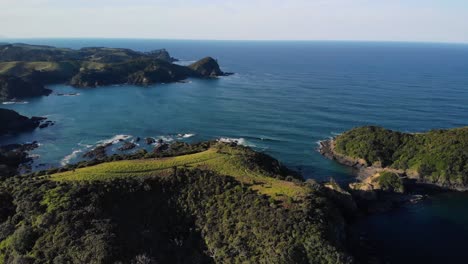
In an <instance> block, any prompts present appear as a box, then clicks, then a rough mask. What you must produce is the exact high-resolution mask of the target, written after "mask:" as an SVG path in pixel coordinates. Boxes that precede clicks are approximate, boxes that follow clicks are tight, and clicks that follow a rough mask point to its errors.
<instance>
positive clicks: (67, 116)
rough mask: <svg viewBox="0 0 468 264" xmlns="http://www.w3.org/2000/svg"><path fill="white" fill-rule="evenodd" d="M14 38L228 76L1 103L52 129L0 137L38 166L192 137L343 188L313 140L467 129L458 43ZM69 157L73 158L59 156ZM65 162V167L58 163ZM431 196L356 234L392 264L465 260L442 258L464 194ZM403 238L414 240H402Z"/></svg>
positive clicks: (340, 174)
mask: <svg viewBox="0 0 468 264" xmlns="http://www.w3.org/2000/svg"><path fill="white" fill-rule="evenodd" d="M10 41H14V40H10ZM17 41H21V42H27V43H33V44H49V45H54V46H60V47H71V48H80V47H84V46H112V47H125V48H132V49H136V50H141V51H148V50H151V49H158V48H166V49H168V51H169V52H170V53H171V55H172V56H174V57H176V58H179V59H181V60H183V61H186V62H187V61H194V60H196V59H200V58H202V57H204V56H208V55H209V56H213V57H215V58H216V59H218V61H219V63H220V64H221V67H222V69H223V70H224V71H229V72H235V73H236V74H235V75H232V76H229V77H223V78H220V79H218V80H195V79H194V80H190V82H189V83H175V84H157V85H154V86H149V87H136V86H129V85H122V86H112V87H100V88H96V89H75V88H72V87H68V86H65V85H55V86H51V88H52V89H53V90H54V91H56V92H78V93H79V94H80V95H79V96H73V97H64V96H56V95H51V96H49V97H42V98H38V99H31V100H28V102H29V103H28V104H14V105H3V107H7V108H11V109H14V110H17V111H19V112H20V113H22V114H26V115H36V116H48V117H49V119H50V120H53V121H56V125H55V126H53V127H50V128H46V129H43V130H36V131H35V132H33V133H26V134H22V135H18V136H15V137H9V138H3V139H1V140H0V143H8V142H18V141H32V140H38V141H39V142H40V143H41V144H42V145H41V146H40V148H39V149H37V150H36V151H35V152H34V153H35V154H38V155H39V156H40V157H39V159H38V160H37V161H36V165H37V164H39V163H47V164H55V165H57V164H60V163H65V162H67V160H70V161H71V162H73V161H75V160H76V158H75V159H74V158H73V157H79V156H80V153H79V151H84V150H85V149H86V148H87V147H90V146H92V145H95V144H97V142H98V141H102V140H106V139H110V138H113V137H114V136H116V135H130V136H134V137H136V136H139V137H146V136H154V137H164V138H170V139H177V138H178V136H177V134H194V136H192V137H187V138H184V139H183V140H186V141H199V140H206V139H215V138H220V137H229V138H236V139H241V141H242V142H243V143H244V144H246V145H249V146H252V147H254V148H256V149H257V150H261V151H265V152H267V153H268V154H271V155H273V156H274V157H276V158H278V159H279V160H281V161H282V162H284V163H285V164H287V165H289V166H291V167H293V168H300V169H301V170H302V171H303V173H304V175H305V176H306V177H308V178H315V179H318V180H326V179H328V178H329V177H334V178H336V179H338V180H340V181H347V180H350V179H352V176H351V175H350V171H349V169H347V168H345V167H342V166H340V165H337V164H335V163H334V162H332V161H329V160H326V159H324V158H323V157H321V156H320V155H319V154H318V153H317V152H316V151H315V149H316V147H317V141H319V140H322V139H326V138H328V137H331V136H333V135H335V134H336V133H340V132H343V131H345V130H347V129H350V128H352V127H355V126H360V125H366V124H375V125H381V126H385V127H387V128H391V129H398V130H401V131H411V132H418V131H426V130H429V129H434V128H451V127H459V126H466V125H468V45H459V44H431V43H377V42H375V43H371V42H242V41H236V42H234V41H231V42H228V41H169V40H122V39H120V40H113V39H35V40H17ZM179 138H180V136H179ZM73 152H75V153H76V155H72V156H69V155H70V154H71V153H73ZM67 156H68V157H69V158H70V159H64V158H65V157H67ZM434 199H435V200H431V201H426V202H424V203H421V204H418V205H415V206H412V207H408V208H403V209H401V210H397V211H393V212H391V213H387V214H382V215H375V216H372V217H370V218H368V219H367V220H366V222H364V223H362V225H363V226H368V227H369V235H370V236H371V237H374V238H376V239H378V240H381V241H382V242H381V244H382V245H381V246H382V247H383V246H385V248H386V252H385V253H386V255H388V256H389V260H390V261H393V262H394V263H403V262H404V260H405V258H404V257H405V255H406V257H407V256H408V255H409V254H413V253H414V252H415V250H417V252H418V253H417V254H418V260H426V261H428V262H430V261H434V260H436V259H437V257H436V256H434V254H435V252H434V248H437V246H438V245H441V243H443V247H439V248H438V249H439V250H438V251H437V254H439V255H442V256H444V257H445V259H446V260H447V259H448V260H456V259H460V258H461V257H462V256H463V254H467V253H465V252H463V251H460V250H452V249H458V248H459V246H460V245H464V246H468V210H466V205H467V204H468V197H467V196H465V195H463V194H462V195H461V197H460V195H455V196H454V195H444V196H440V197H435V198H434ZM460 201H462V202H460ZM438 219H443V220H442V221H439V220H438ZM389 230H391V232H389ZM445 231H446V232H445ZM423 233H424V235H422V234H423ZM408 235H411V236H413V239H414V240H417V241H416V242H415V241H414V240H413V239H411V240H410V239H407V237H408ZM384 237H385V238H389V239H388V240H387V242H383V239H382V238H384ZM388 241H391V242H392V243H389V242H388ZM417 242H419V243H417ZM419 255H420V256H419ZM406 259H408V258H406ZM410 259H411V258H410ZM436 262H437V261H436ZM447 263H449V262H447Z"/></svg>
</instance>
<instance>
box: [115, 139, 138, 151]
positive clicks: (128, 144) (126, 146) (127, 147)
mask: <svg viewBox="0 0 468 264" xmlns="http://www.w3.org/2000/svg"><path fill="white" fill-rule="evenodd" d="M136 146H137V145H136V144H135V143H133V142H128V141H127V142H125V143H123V145H122V146H121V147H120V148H118V150H120V151H126V150H131V149H134V148H135V147H136Z"/></svg>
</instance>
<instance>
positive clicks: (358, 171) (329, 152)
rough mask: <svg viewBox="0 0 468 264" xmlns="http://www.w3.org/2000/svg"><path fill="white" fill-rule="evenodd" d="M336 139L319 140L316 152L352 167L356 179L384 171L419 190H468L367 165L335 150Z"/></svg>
mask: <svg viewBox="0 0 468 264" xmlns="http://www.w3.org/2000/svg"><path fill="white" fill-rule="evenodd" d="M335 145H336V140H335V138H333V139H328V140H323V141H320V142H319V148H318V152H319V153H320V154H322V156H324V157H326V158H328V159H331V160H335V161H336V162H338V163H340V164H341V165H345V166H348V167H351V168H353V173H354V174H355V175H356V178H357V180H359V181H361V182H364V181H366V180H367V179H369V178H370V177H373V176H375V175H376V174H378V173H380V172H384V171H388V172H392V173H395V174H397V175H399V176H400V177H402V178H404V179H405V180H407V182H408V184H412V185H414V188H417V189H419V190H421V189H424V190H427V191H428V192H433V191H434V190H437V191H462V192H463V191H468V187H465V186H459V185H446V184H445V185H444V184H438V183H434V182H429V181H424V178H423V177H421V175H419V174H418V173H417V172H414V171H409V170H401V169H393V168H389V167H382V166H376V165H374V164H373V165H367V162H366V161H365V160H363V159H355V158H352V157H347V156H345V155H342V154H340V153H337V152H336V151H335Z"/></svg>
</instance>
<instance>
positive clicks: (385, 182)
mask: <svg viewBox="0 0 468 264" xmlns="http://www.w3.org/2000/svg"><path fill="white" fill-rule="evenodd" d="M377 182H378V184H379V186H380V188H381V189H382V190H384V191H389V192H399V193H403V192H404V191H405V187H404V184H403V180H402V179H401V178H400V177H399V176H398V175H397V174H395V173H393V172H389V171H383V172H381V173H380V176H379V177H377Z"/></svg>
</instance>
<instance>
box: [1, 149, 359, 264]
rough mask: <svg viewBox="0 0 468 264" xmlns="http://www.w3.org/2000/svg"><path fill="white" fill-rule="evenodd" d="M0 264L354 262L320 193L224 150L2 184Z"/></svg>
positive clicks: (170, 154)
mask: <svg viewBox="0 0 468 264" xmlns="http://www.w3.org/2000/svg"><path fill="white" fill-rule="evenodd" d="M0 197H1V199H0V212H1V214H0V230H2V232H0V262H2V263H12V262H16V263H18V262H20V263H49V262H50V263H241V262H250V263H352V262H353V258H352V257H351V256H350V254H349V253H348V252H347V246H346V243H347V242H346V221H345V220H344V218H343V215H342V214H341V212H340V210H339V209H338V207H337V206H336V205H335V204H334V203H333V201H332V200H331V199H329V198H328V196H327V194H326V192H324V191H323V190H322V188H320V186H319V185H318V184H317V183H315V182H313V181H311V180H309V181H307V182H305V181H304V180H303V179H302V177H301V176H300V175H299V174H297V173H296V172H293V171H291V170H289V169H287V168H286V167H284V166H283V165H281V164H280V163H279V162H278V161H277V160H275V159H273V158H272V157H270V156H268V155H265V154H262V153H258V152H255V151H253V150H251V149H250V148H247V147H243V146H238V145H236V144H234V143H222V142H215V141H213V142H202V143H196V144H186V143H173V144H170V145H168V147H167V148H165V149H164V150H159V151H154V152H153V153H151V152H146V151H137V152H136V153H135V154H131V155H127V156H122V155H113V156H111V157H107V158H105V159H103V160H94V161H86V162H81V163H78V164H75V165H68V166H65V167H62V168H58V169H51V170H48V171H40V172H36V173H32V174H29V175H23V176H21V177H19V176H16V177H10V178H8V179H6V180H4V181H3V182H1V185H0Z"/></svg>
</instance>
